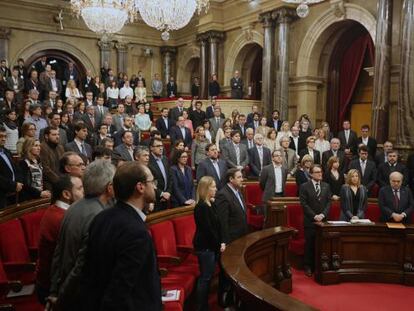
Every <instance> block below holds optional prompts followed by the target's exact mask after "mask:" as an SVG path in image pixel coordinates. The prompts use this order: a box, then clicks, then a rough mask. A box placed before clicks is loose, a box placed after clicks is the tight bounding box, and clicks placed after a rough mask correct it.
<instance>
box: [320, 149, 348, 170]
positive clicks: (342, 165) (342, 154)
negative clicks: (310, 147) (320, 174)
mask: <svg viewBox="0 0 414 311" xmlns="http://www.w3.org/2000/svg"><path fill="white" fill-rule="evenodd" d="M333 156H334V154H333V151H332V150H327V151H325V152H323V153H322V167H323V169H324V170H327V169H328V168H327V166H328V160H329V159H330V158H331V157H333ZM336 156H337V157H338V159H339V171H341V172H344V171H345V152H344V151H343V150H338V151H337V152H336Z"/></svg>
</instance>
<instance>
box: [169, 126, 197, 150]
mask: <svg viewBox="0 0 414 311" xmlns="http://www.w3.org/2000/svg"><path fill="white" fill-rule="evenodd" d="M184 129H185V139H184V138H183V133H181V130H180V128H179V127H178V126H173V127H172V128H171V130H170V136H171V143H172V144H173V145H174V143H175V142H176V141H177V140H179V139H181V140H182V141H184V145H185V146H186V147H188V148H191V144H192V142H193V138H192V137H191V131H190V129H189V128H186V127H185V128H184Z"/></svg>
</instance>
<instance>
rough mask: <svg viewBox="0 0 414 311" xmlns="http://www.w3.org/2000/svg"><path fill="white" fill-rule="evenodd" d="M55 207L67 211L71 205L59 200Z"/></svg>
mask: <svg viewBox="0 0 414 311" xmlns="http://www.w3.org/2000/svg"><path fill="white" fill-rule="evenodd" d="M55 205H56V206H57V207H59V208H61V209H63V210H65V211H66V210H67V209H68V208H69V206H70V205H69V204H68V203H65V202H62V201H59V200H57V201H56V202H55Z"/></svg>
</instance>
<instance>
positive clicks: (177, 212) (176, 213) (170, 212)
mask: <svg viewBox="0 0 414 311" xmlns="http://www.w3.org/2000/svg"><path fill="white" fill-rule="evenodd" d="M194 207H195V205H190V206H183V207H175V208H170V209H167V210H165V211H160V212H156V213H152V214H149V215H148V216H147V219H146V221H145V222H146V223H147V224H149V225H151V224H156V223H159V222H162V221H166V220H170V219H174V218H177V217H181V216H186V215H193V213H194Z"/></svg>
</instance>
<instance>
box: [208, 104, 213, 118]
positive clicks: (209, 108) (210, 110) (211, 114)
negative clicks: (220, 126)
mask: <svg viewBox="0 0 414 311" xmlns="http://www.w3.org/2000/svg"><path fill="white" fill-rule="evenodd" d="M206 118H207V119H211V118H214V108H213V106H208V107H207V108H206Z"/></svg>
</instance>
